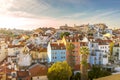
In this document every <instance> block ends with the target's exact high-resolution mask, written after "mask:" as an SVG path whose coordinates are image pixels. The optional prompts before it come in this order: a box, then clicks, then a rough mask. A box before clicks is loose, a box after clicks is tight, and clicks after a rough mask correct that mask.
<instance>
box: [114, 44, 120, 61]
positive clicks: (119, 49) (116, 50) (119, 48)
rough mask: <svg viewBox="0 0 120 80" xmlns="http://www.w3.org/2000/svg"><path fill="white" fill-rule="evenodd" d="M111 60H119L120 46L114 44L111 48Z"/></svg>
mask: <svg viewBox="0 0 120 80" xmlns="http://www.w3.org/2000/svg"><path fill="white" fill-rule="evenodd" d="M112 56H113V58H114V62H117V61H119V60H120V45H119V44H116V45H114V47H113V55H112Z"/></svg>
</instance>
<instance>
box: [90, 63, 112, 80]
mask: <svg viewBox="0 0 120 80" xmlns="http://www.w3.org/2000/svg"><path fill="white" fill-rule="evenodd" d="M109 75H111V73H110V72H108V71H106V70H102V68H101V67H100V66H96V65H94V66H92V68H91V70H90V71H89V72H88V77H89V79H90V80H93V79H95V78H100V77H105V76H109Z"/></svg>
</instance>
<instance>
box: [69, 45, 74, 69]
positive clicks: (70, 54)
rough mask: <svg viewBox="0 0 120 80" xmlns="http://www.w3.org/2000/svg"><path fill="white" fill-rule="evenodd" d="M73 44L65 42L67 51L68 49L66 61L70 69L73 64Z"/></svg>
mask: <svg viewBox="0 0 120 80" xmlns="http://www.w3.org/2000/svg"><path fill="white" fill-rule="evenodd" d="M74 48H75V46H74V44H72V43H67V51H68V58H67V62H68V64H69V65H70V66H71V68H72V69H74V66H75V57H74V52H73V50H74Z"/></svg>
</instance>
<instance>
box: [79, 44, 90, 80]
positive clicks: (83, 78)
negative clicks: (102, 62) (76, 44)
mask: <svg viewBox="0 0 120 80" xmlns="http://www.w3.org/2000/svg"><path fill="white" fill-rule="evenodd" d="M88 55H89V49H88V47H86V46H83V47H81V48H80V56H81V65H80V71H81V80H88V71H87V69H88V63H87V59H88Z"/></svg>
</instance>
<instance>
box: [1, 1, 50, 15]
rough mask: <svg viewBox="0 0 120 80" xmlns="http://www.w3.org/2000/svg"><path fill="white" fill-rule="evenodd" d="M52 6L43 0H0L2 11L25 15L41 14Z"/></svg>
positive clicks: (8, 13)
mask: <svg viewBox="0 0 120 80" xmlns="http://www.w3.org/2000/svg"><path fill="white" fill-rule="evenodd" d="M48 9H51V6H50V5H49V4H48V3H46V2H44V1H43V0H0V13H1V14H7V15H16V16H20V17H21V16H23V17H30V16H32V17H33V16H36V15H37V16H40V14H41V13H42V12H44V11H46V10H48Z"/></svg>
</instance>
